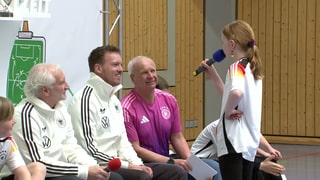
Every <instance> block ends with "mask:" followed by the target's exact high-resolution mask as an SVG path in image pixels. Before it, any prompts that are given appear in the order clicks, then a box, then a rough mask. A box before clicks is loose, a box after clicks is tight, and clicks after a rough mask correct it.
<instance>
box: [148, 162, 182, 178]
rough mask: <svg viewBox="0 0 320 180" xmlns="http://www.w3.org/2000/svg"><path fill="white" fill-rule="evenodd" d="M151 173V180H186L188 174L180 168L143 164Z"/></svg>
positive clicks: (172, 165)
mask: <svg viewBox="0 0 320 180" xmlns="http://www.w3.org/2000/svg"><path fill="white" fill-rule="evenodd" d="M145 165H146V166H149V167H150V168H151V169H152V171H153V177H152V179H157V180H187V179H188V172H187V171H185V170H184V169H183V168H182V167H180V166H177V165H174V164H166V163H145Z"/></svg>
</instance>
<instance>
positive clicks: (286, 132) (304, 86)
mask: <svg viewBox="0 0 320 180" xmlns="http://www.w3.org/2000/svg"><path fill="white" fill-rule="evenodd" d="M257 10H259V11H258V12H257ZM319 11H320V3H319V2H317V0H238V1H237V18H238V19H242V20H245V21H247V22H248V23H249V24H251V26H252V27H253V29H254V31H255V34H256V39H257V44H258V47H259V49H260V55H261V57H262V61H263V68H264V70H263V72H264V74H265V79H264V84H263V85H264V88H263V90H264V92H263V113H262V117H263V119H262V128H261V130H262V132H263V133H264V134H266V135H270V136H269V137H270V138H271V139H272V138H273V139H274V140H275V141H277V142H279V141H282V142H293V141H292V138H294V141H298V142H300V143H308V142H311V143H320V140H319V137H320V132H319V131H320V130H319V129H320V128H319V127H320V116H319V115H320V113H319V102H320V101H319V100H320V85H319V82H320V76H319V75H320V74H319V71H318V69H319V65H320V63H319V62H320V60H319V55H320V53H319V49H320V47H319V41H320V35H319V33H317V32H319V29H320V21H319V20H320V13H319ZM290 138H291V139H290ZM297 138H298V139H299V138H300V139H299V140H297Z"/></svg>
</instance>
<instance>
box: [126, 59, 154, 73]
mask: <svg viewBox="0 0 320 180" xmlns="http://www.w3.org/2000/svg"><path fill="white" fill-rule="evenodd" d="M141 59H150V60H151V61H153V60H152V59H151V58H149V57H148V56H136V57H134V58H132V59H131V60H130V61H129V63H128V73H129V75H131V74H133V71H135V70H134V69H133V66H134V65H135V64H136V63H137V62H138V61H139V60H141ZM154 65H155V66H156V64H155V63H154Z"/></svg>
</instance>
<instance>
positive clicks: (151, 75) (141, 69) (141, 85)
mask: <svg viewBox="0 0 320 180" xmlns="http://www.w3.org/2000/svg"><path fill="white" fill-rule="evenodd" d="M130 77H131V80H132V82H133V84H134V85H135V87H136V88H137V90H140V91H145V90H152V91H153V90H154V89H155V87H156V85H157V82H158V76H157V70H156V65H155V64H154V62H153V61H152V60H151V59H149V58H147V57H143V58H141V59H139V60H138V61H137V62H136V63H135V64H134V65H133V71H132V74H131V76H130Z"/></svg>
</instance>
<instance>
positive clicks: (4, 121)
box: [0, 96, 46, 180]
mask: <svg viewBox="0 0 320 180" xmlns="http://www.w3.org/2000/svg"><path fill="white" fill-rule="evenodd" d="M13 115H14V106H13V104H12V102H11V101H10V100H9V99H7V98H5V97H1V96H0V150H1V154H0V155H1V159H0V171H1V170H2V168H3V166H4V165H7V167H8V168H9V170H10V171H11V173H12V175H10V176H7V177H3V178H1V179H2V180H10V179H15V180H30V179H37V180H42V179H44V178H45V176H46V168H45V166H44V165H43V164H41V163H38V162H32V163H29V164H28V165H27V166H26V165H25V162H24V160H23V159H22V157H21V154H20V152H19V149H18V146H17V144H16V142H15V141H14V139H13V137H12V136H11V133H12V128H13V126H14V124H15V123H16V121H15V120H14V118H13Z"/></svg>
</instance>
